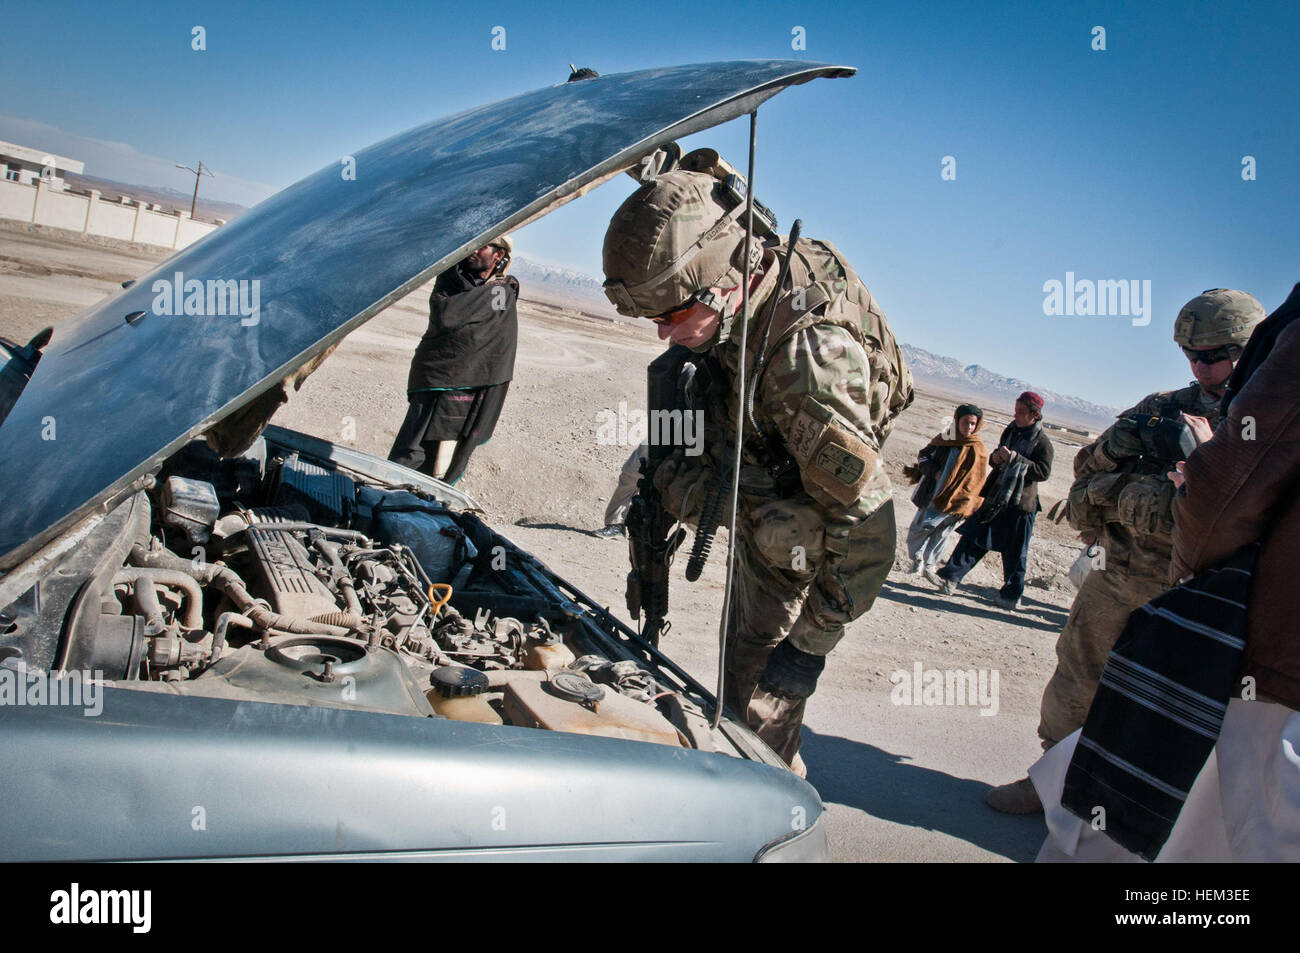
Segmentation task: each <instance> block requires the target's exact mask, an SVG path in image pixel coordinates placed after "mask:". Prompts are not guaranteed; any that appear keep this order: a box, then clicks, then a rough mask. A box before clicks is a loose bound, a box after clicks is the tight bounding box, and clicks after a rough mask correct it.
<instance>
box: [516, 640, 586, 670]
mask: <svg viewBox="0 0 1300 953" xmlns="http://www.w3.org/2000/svg"><path fill="white" fill-rule="evenodd" d="M575 658H576V656H574V654H573V651H572V650H571V649H570V648H569V647H568V646H567V645H565V644H564V643H563V642H559V641H556V642H529V644H528V648H526V649H525V650H524V668H530V669H532V670H533V671H535V672H558V671H560V670H561V669H563V668H568V667H569V666H570V665H572V664H573V662H574V659H575Z"/></svg>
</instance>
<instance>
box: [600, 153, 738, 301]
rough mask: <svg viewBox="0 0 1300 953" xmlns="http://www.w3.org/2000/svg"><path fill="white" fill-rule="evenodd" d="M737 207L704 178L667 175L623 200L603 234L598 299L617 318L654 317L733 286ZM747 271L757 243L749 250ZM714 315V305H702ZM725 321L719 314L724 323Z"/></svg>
mask: <svg viewBox="0 0 1300 953" xmlns="http://www.w3.org/2000/svg"><path fill="white" fill-rule="evenodd" d="M744 210H745V203H744V202H736V201H734V200H732V199H731V197H730V195H729V194H728V193H727V192H726V191H725V190H724V189H723V187H722V186H721V184H720V183H719V182H718V180H717V179H715V178H714V177H713V176H711V175H707V174H704V173H701V172H687V171H685V170H680V169H678V170H674V171H672V172H665V173H664V174H663V175H660V176H658V177H657V178H655V179H653V180H651V181H650V182H647V183H646V184H645V185H643V186H641V188H639V189H637V190H636V191H635V192H633V193H632V195H631V196H629V197H628V199H627V201H625V202H624V203H623V204H622V205H621V206H619V209H618V211H617V212H615V213H614V217H613V219H611V220H610V223H609V229H608V230H607V231H606V232H605V249H604V267H605V279H606V280H605V286H604V287H605V295H606V296H607V297H608V298H609V300H610V301H611V302H613V304H614V307H616V308H617V309H618V313H619V314H624V315H628V316H629V317H653V316H654V315H658V314H663V313H664V312H665V311H671V310H673V309H674V308H676V307H678V306H679V305H682V304H684V303H685V302H686V301H687V300H688V299H689V298H691V297H692V296H695V295H697V293H699V292H705V291H707V289H709V288H723V289H726V288H735V287H737V286H738V285H740V284H741V282H742V280H743V278H742V275H743V269H744V264H745V262H744V251H743V249H744V248H745V226H744V221H743V212H744ZM749 252H750V267H751V268H757V267H758V263H759V260H760V259H761V258H762V254H763V246H762V242H761V241H760V240H759V239H758V238H755V239H754V240H753V242H752V243H751V244H750V246H749ZM707 299H708V296H707V295H705V296H702V298H701V300H704V301H705V303H706V304H710V306H714V302H716V308H715V310H719V311H722V310H724V309H723V307H722V304H721V302H720V301H717V299H714V301H712V302H711V301H709V300H707ZM725 317H729V315H726V314H724V318H725Z"/></svg>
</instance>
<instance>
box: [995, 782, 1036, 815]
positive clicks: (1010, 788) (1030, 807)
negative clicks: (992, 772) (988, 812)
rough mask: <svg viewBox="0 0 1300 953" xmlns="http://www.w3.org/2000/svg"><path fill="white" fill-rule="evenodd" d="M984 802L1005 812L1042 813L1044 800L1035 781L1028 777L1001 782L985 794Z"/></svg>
mask: <svg viewBox="0 0 1300 953" xmlns="http://www.w3.org/2000/svg"><path fill="white" fill-rule="evenodd" d="M984 803H985V804H987V805H988V806H989V807H991V808H993V810H995V811H1001V812H1002V813H1003V814H1041V813H1043V802H1042V801H1040V800H1039V799H1038V792H1037V791H1035V790H1034V782H1033V781H1030V780H1029V779H1028V778H1021V779H1020V780H1019V781H1012V782H1011V783H1010V784H999V785H998V786H997V787H995V788H993V789H992V790H991V791H989V793H988V794H986V795H984Z"/></svg>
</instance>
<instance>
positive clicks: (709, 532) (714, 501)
mask: <svg viewBox="0 0 1300 953" xmlns="http://www.w3.org/2000/svg"><path fill="white" fill-rule="evenodd" d="M730 482H731V481H730V480H726V479H719V480H714V481H713V483H712V484H711V485H710V486H709V492H708V494H707V495H706V496H705V497H704V505H703V506H702V507H701V508H700V520H699V523H698V524H697V525H696V528H695V540H694V542H692V543H691V558H690V559H689V560H687V563H686V581H687V582H695V581H696V580H697V579H699V578H700V573H702V572H703V571H704V564H705V563H706V562H708V561H709V550H710V549H711V548H712V547H713V537H714V536H715V535H716V534H717V532H718V526H719V525H720V524H721V523H722V508H723V506H725V505H726V502H727V497H728V496H730V495H731V487H730V486H729V485H728V484H729V483H730Z"/></svg>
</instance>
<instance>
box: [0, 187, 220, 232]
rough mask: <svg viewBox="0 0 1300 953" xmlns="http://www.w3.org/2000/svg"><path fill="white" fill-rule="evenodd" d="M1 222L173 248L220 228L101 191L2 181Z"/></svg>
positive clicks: (184, 215)
mask: <svg viewBox="0 0 1300 953" xmlns="http://www.w3.org/2000/svg"><path fill="white" fill-rule="evenodd" d="M0 218H8V219H13V220H15V221H19V222H28V223H31V224H35V225H48V226H50V227H51V228H62V229H66V230H68V231H71V232H77V233H78V234H82V235H101V236H104V237H105V238H119V239H122V240H123V241H136V242H143V243H144V244H146V245H161V246H162V247H163V248H172V249H177V248H184V247H185V246H186V245H189V244H192V243H193V242H196V241H198V240H199V239H200V238H202V237H203V236H204V235H206V234H208V233H209V232H211V231H213V230H214V229H216V228H217V226H216V225H212V224H210V223H208V222H195V221H193V220H191V219H190V216H189V213H188V212H178V213H176V214H170V213H167V212H155V211H152V210H150V209H148V208H147V207H143V206H140V205H136V204H127V203H125V202H110V201H107V200H105V199H104V198H102V197H101V196H100V195H99V193H98V192H92V193H91V194H90V195H74V194H73V193H71V192H56V191H54V190H53V189H51V188H50V187H49V185H48V184H46V183H43V182H37V183H36V184H35V185H24V184H22V183H20V182H13V181H10V180H8V179H0Z"/></svg>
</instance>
